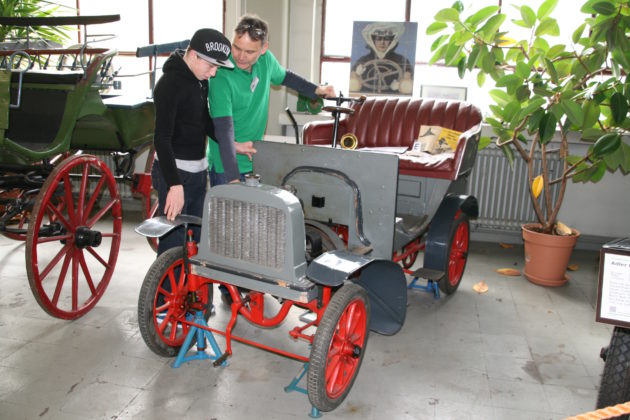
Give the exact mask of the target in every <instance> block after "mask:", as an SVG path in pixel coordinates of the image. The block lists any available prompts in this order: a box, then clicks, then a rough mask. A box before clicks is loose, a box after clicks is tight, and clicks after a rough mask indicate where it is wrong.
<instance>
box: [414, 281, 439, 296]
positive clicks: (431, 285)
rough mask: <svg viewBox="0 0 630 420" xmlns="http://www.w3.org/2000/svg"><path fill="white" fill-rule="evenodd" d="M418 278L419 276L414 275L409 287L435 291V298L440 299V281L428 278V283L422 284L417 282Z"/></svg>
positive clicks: (428, 291) (429, 291) (430, 291)
mask: <svg viewBox="0 0 630 420" xmlns="http://www.w3.org/2000/svg"><path fill="white" fill-rule="evenodd" d="M418 279H419V278H418V277H414V278H413V280H412V281H411V283H409V286H407V289H419V290H424V291H425V292H427V293H433V298H434V299H439V298H440V288H439V287H438V282H437V281H433V280H427V285H426V286H423V285H421V284H416V282H417V281H418Z"/></svg>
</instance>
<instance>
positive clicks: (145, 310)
mask: <svg viewBox="0 0 630 420" xmlns="http://www.w3.org/2000/svg"><path fill="white" fill-rule="evenodd" d="M183 252H184V251H183V249H182V248H181V247H176V248H171V249H169V250H167V251H165V252H164V253H162V254H161V255H159V256H158V257H157V259H156V260H155V261H154V262H153V264H151V267H150V268H149V271H147V274H146V276H145V277H144V281H143V282H142V287H141V288H140V296H139V297H138V326H139V328H140V334H141V335H142V339H143V340H144V342H145V343H146V344H147V346H148V347H149V348H150V349H151V351H153V352H154V353H155V354H157V355H159V356H164V357H174V356H176V355H177V353H178V352H179V349H180V348H181V344H183V339H182V340H181V344H180V345H178V346H172V345H169V344H168V343H165V342H164V341H163V340H162V339H161V338H160V335H159V334H158V332H157V331H156V327H155V320H154V316H153V309H154V302H155V298H156V295H157V293H158V286H159V285H160V284H161V283H162V280H163V279H164V276H165V275H166V272H167V270H168V269H169V268H170V267H172V266H173V265H175V264H180V265H181V266H182V267H183V265H184V253H183ZM206 289H207V295H208V296H207V298H208V305H207V308H206V309H205V312H204V318H205V319H206V321H207V320H208V318H210V315H211V314H212V311H211V308H212V297H213V289H214V288H213V287H212V284H209V285H208V286H207V287H206ZM192 344H195V341H194V340H193V342H192Z"/></svg>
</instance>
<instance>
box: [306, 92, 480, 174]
mask: <svg viewBox="0 0 630 420" xmlns="http://www.w3.org/2000/svg"><path fill="white" fill-rule="evenodd" d="M352 108H353V109H354V113H353V114H351V115H350V114H344V115H342V117H341V119H340V121H339V129H338V132H337V133H338V134H337V135H338V139H337V143H339V139H340V138H341V136H343V135H344V134H346V133H352V134H354V135H355V136H356V137H357V139H358V145H357V148H358V149H360V148H364V147H369V148H378V147H407V148H409V149H411V147H412V145H413V142H414V141H415V140H416V139H417V138H418V133H419V131H420V126H422V125H435V126H441V127H445V128H449V129H452V130H456V131H460V132H462V134H461V135H460V138H459V141H458V143H457V148H456V150H455V152H454V154H453V155H452V156H449V157H448V158H446V159H443V160H438V161H437V162H435V161H434V162H418V159H414V158H411V157H407V156H405V155H404V154H403V155H399V164H398V171H399V173H400V174H404V175H410V176H421V177H429V178H443V179H450V180H455V179H457V178H458V176H460V175H462V174H464V173H466V172H468V171H470V170H471V169H472V166H473V164H474V160H475V157H476V152H477V146H478V143H479V136H480V131H481V111H480V110H479V108H477V107H476V106H474V105H472V104H470V103H467V102H461V101H447V100H438V99H429V98H410V97H382V96H380V97H368V98H367V99H366V100H365V101H364V102H363V103H355V104H353V105H352ZM332 133H333V121H332V120H330V121H328V120H327V121H313V122H310V123H308V124H306V125H305V126H304V132H303V142H304V144H311V145H330V144H331V143H332Z"/></svg>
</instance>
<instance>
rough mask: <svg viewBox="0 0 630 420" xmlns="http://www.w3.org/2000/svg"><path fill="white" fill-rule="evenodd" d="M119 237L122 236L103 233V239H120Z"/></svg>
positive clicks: (113, 233)
mask: <svg viewBox="0 0 630 420" xmlns="http://www.w3.org/2000/svg"><path fill="white" fill-rule="evenodd" d="M119 236H120V235H119V234H117V233H115V232H108V233H104V232H101V237H103V238H118V237H119Z"/></svg>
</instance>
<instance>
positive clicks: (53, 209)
mask: <svg viewBox="0 0 630 420" xmlns="http://www.w3.org/2000/svg"><path fill="white" fill-rule="evenodd" d="M46 211H47V212H48V211H50V212H52V214H53V216H54V217H52V216H50V215H49V217H48V219H49V221H50V222H53V221H56V220H59V221H60V222H61V224H62V225H64V226H65V227H66V229H67V230H69V231H72V230H73V229H72V226H71V224H70V222H69V221H68V220H66V218H65V217H63V214H61V211H60V209H58V208H57V206H55V205H53V204H52V203H51V202H48V203H46Z"/></svg>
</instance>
